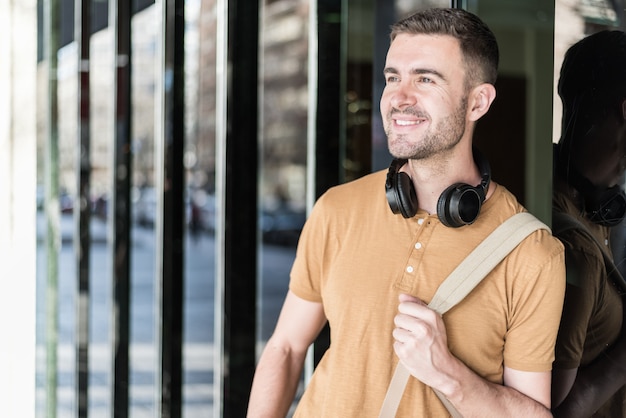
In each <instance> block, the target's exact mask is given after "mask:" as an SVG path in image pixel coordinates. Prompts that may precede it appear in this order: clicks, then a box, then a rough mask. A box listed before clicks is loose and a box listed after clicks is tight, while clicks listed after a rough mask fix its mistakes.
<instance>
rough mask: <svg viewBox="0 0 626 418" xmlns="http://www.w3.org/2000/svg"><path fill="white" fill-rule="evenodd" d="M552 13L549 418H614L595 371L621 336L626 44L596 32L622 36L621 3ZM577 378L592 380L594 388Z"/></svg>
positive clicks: (590, 3)
mask: <svg viewBox="0 0 626 418" xmlns="http://www.w3.org/2000/svg"><path fill="white" fill-rule="evenodd" d="M555 15H556V19H555V22H556V23H555V39H554V53H555V58H554V73H553V77H554V115H553V117H554V122H553V135H552V140H553V142H554V143H555V144H558V145H555V146H554V149H553V150H554V155H553V161H554V181H553V192H554V199H553V205H554V208H553V210H554V212H553V218H552V221H553V223H552V229H553V233H554V235H555V236H557V237H558V238H559V239H561V240H562V241H563V242H564V244H565V249H566V252H565V262H566V267H567V273H568V274H567V287H566V293H565V306H564V309H563V316H562V318H561V328H560V332H559V336H558V337H557V349H556V360H555V363H554V367H553V368H554V371H553V403H552V404H553V406H554V407H558V408H557V409H556V411H558V412H557V413H555V415H556V416H567V415H571V414H570V413H569V411H573V410H575V411H576V413H581V414H583V415H590V414H591V413H592V412H594V415H596V416H623V415H624V414H625V413H626V412H625V411H626V409H625V407H624V405H625V404H624V399H626V394H625V389H624V387H622V388H621V389H619V390H617V389H611V390H601V389H599V388H600V387H604V386H601V385H603V384H604V383H605V382H606V381H610V379H609V377H608V375H607V373H603V372H602V371H603V370H607V371H608V370H613V369H614V365H615V364H617V363H619V362H620V361H621V360H619V357H618V356H620V355H621V354H620V348H619V347H621V346H622V345H623V344H622V343H623V339H624V328H623V324H622V319H623V312H624V298H623V295H624V293H625V292H626V284H625V283H624V281H623V279H622V278H620V277H619V276H618V275H617V274H615V273H614V272H615V270H617V271H619V273H620V274H621V276H622V277H625V276H624V274H625V273H626V263H625V262H624V261H625V260H626V222H624V220H623V218H622V217H623V215H624V211H625V210H626V196H625V195H624V191H623V190H624V186H625V182H624V169H625V168H626V165H625V164H624V156H625V155H626V143H625V140H624V134H623V130H622V128H621V127H618V126H622V125H623V122H624V113H623V112H624V107H623V103H624V100H625V99H626V93H625V91H626V85H625V80H626V77H625V74H624V68H626V58H625V56H626V55H625V54H626V49H625V48H626V42H625V40H624V36H623V32H622V33H621V35H620V36H621V37H620V36H617V37H616V36H614V35H615V34H612V36H610V37H605V36H604V35H606V34H598V32H602V31H605V30H608V31H614V30H620V31H624V29H625V28H626V23H625V22H624V9H623V2H613V1H608V0H606V1H605V0H581V1H579V2H576V4H575V5H574V4H572V2H569V1H565V0H557V1H556V10H555ZM598 36H600V37H599V38H598ZM588 37H592V38H588ZM583 38H587V39H585V41H584V43H581V44H579V45H576V48H577V49H576V52H575V53H573V54H568V51H569V48H570V47H572V46H574V45H575V44H576V43H577V42H579V41H580V40H582V39H583ZM559 83H560V84H561V87H560V89H559V88H558V86H559ZM559 90H560V92H561V94H560V95H559ZM561 96H563V97H562V98H561ZM569 228H573V231H568V229H569ZM589 234H591V235H589ZM603 253H605V254H611V253H612V256H613V262H611V261H606V258H605V257H604V256H603ZM608 258H610V256H609V257H608ZM583 260H585V261H583ZM574 279H578V280H577V281H576V282H574ZM596 295H602V297H596ZM616 319H617V320H616ZM574 334H575V336H574ZM583 343H584V346H583ZM564 347H566V348H564ZM622 351H623V350H622ZM568 364H580V366H579V367H577V368H575V369H574V372H575V375H576V379H573V378H572V379H569V378H566V379H564V378H563V376H564V375H565V376H567V375H568V374H569V372H570V370H566V369H564V368H563V366H564V365H568ZM605 367H606V369H605ZM566 368H569V366H566ZM585 376H598V377H599V376H601V380H602V383H600V382H599V381H598V379H593V378H591V379H588V380H585V379H584V377H585ZM581 382H583V383H581ZM571 385H573V386H571ZM582 385H584V386H585V388H586V390H585V391H584V393H585V396H586V395H587V394H590V393H596V392H597V393H599V392H602V399H601V400H598V399H594V397H593V396H586V397H585V398H584V399H582V398H581V397H580V396H576V395H575V393H579V395H580V394H582V393H583V392H578V391H575V390H574V389H573V388H575V387H581V386H582ZM617 387H619V386H617ZM570 388H572V389H571V392H570ZM573 393H574V395H573V396H572V394H573ZM566 396H567V397H566ZM564 398H565V401H563V402H562V400H563V399H564ZM594 401H595V402H594ZM573 404H575V405H576V406H574V407H573V408H575V409H573V408H572V405H573Z"/></svg>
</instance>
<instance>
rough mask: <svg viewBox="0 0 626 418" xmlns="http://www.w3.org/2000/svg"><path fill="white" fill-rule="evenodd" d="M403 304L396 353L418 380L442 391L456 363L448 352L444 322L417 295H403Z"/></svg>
mask: <svg viewBox="0 0 626 418" xmlns="http://www.w3.org/2000/svg"><path fill="white" fill-rule="evenodd" d="M399 301H400V304H399V306H398V314H397V315H396V317H395V318H394V323H395V325H396V328H395V329H394V331H393V337H394V339H395V342H394V344H393V348H394V351H395V352H396V355H397V356H398V358H399V359H400V361H401V362H402V363H403V364H404V366H405V367H406V368H407V369H408V370H409V372H411V374H412V375H413V376H414V377H416V378H417V379H419V380H420V381H422V382H423V383H425V384H427V385H429V386H431V387H434V388H440V387H442V385H445V384H446V382H449V377H450V376H449V370H450V369H449V366H451V365H453V364H454V362H455V361H456V358H455V357H454V356H453V355H452V353H450V350H449V349H448V338H447V335H446V327H445V325H444V322H443V319H442V318H441V315H439V314H438V313H437V312H435V311H433V310H432V309H430V308H429V307H428V306H427V305H426V304H425V303H424V302H422V301H421V300H419V299H417V298H415V297H413V296H410V295H406V294H400V297H399Z"/></svg>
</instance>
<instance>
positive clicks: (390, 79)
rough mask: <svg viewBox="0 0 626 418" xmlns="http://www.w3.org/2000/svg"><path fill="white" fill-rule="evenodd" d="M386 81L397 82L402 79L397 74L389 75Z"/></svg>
mask: <svg viewBox="0 0 626 418" xmlns="http://www.w3.org/2000/svg"><path fill="white" fill-rule="evenodd" d="M385 81H386V82H387V84H390V83H397V82H398V81H400V77H398V76H397V75H388V76H387V78H386V79H385Z"/></svg>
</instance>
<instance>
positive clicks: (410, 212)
mask: <svg viewBox="0 0 626 418" xmlns="http://www.w3.org/2000/svg"><path fill="white" fill-rule="evenodd" d="M393 186H394V187H393V188H394V190H395V200H396V204H397V208H398V209H399V212H400V213H402V216H403V217H405V218H412V217H413V216H415V214H416V213H417V194H416V193H415V188H414V187H413V181H411V177H409V175H408V174H406V173H403V172H398V173H397V174H396V179H395V183H394V184H393ZM395 213H398V212H397V211H396V212H395Z"/></svg>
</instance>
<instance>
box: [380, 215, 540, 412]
mask: <svg viewBox="0 0 626 418" xmlns="http://www.w3.org/2000/svg"><path fill="white" fill-rule="evenodd" d="M538 229H546V230H548V231H550V228H548V226H547V225H545V224H544V223H543V222H541V221H540V220H538V219H537V218H535V217H534V216H533V215H532V214H530V213H528V212H522V213H518V214H515V215H513V216H511V217H510V218H509V219H507V220H506V221H504V222H503V223H502V224H501V225H499V226H498V227H497V228H496V229H495V230H494V231H493V232H492V233H491V234H490V235H489V236H488V237H487V238H485V239H484V240H483V242H481V243H480V244H479V245H478V246H477V247H476V248H475V249H474V250H473V251H472V252H471V253H470V254H469V255H468V256H467V257H466V258H465V260H463V262H461V264H459V265H458V266H457V268H456V269H454V271H453V272H452V273H450V275H449V276H448V277H447V278H446V280H444V282H443V283H441V285H440V286H439V288H438V289H437V292H436V293H435V295H434V296H433V299H432V300H431V301H430V303H429V304H428V306H429V307H430V308H431V309H433V310H435V311H436V312H438V313H440V314H443V313H445V312H446V311H448V310H449V309H450V308H452V307H453V306H454V305H456V304H457V303H458V302H460V301H461V300H462V299H463V298H464V297H465V296H466V295H467V294H469V293H470V292H471V291H472V289H474V287H475V286H476V285H477V284H478V283H479V282H480V281H481V280H482V279H483V278H484V277H485V276H486V275H487V274H488V273H489V272H490V271H491V270H492V269H493V268H494V267H495V266H496V265H498V264H499V263H500V262H501V261H502V260H503V259H504V257H506V255H507V254H508V253H510V252H511V251H512V250H513V249H514V248H515V247H517V246H518V245H519V243H520V242H522V240H523V239H524V238H526V237H527V236H528V235H530V234H531V233H532V232H533V231H536V230H538ZM409 377H410V373H409V371H408V370H407V369H406V367H404V365H402V363H401V362H398V365H397V366H396V370H395V372H394V375H393V377H392V378H391V382H390V383H389V388H388V389H387V394H386V396H385V400H384V401H383V405H382V407H381V410H380V414H379V418H393V417H395V416H396V411H397V410H398V405H400V400H401V399H402V394H403V393H404V388H405V386H406V384H407V382H408V380H409ZM433 390H434V389H433ZM434 391H435V393H436V394H437V396H438V397H439V399H440V400H441V401H442V403H443V404H444V405H445V406H446V408H447V409H448V412H450V414H451V416H452V417H454V418H456V417H461V415H460V414H459V413H458V412H457V411H456V409H455V408H454V407H453V406H452V404H451V403H450V401H448V400H447V399H446V398H445V396H444V395H443V394H441V393H440V392H438V391H437V390H434Z"/></svg>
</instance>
